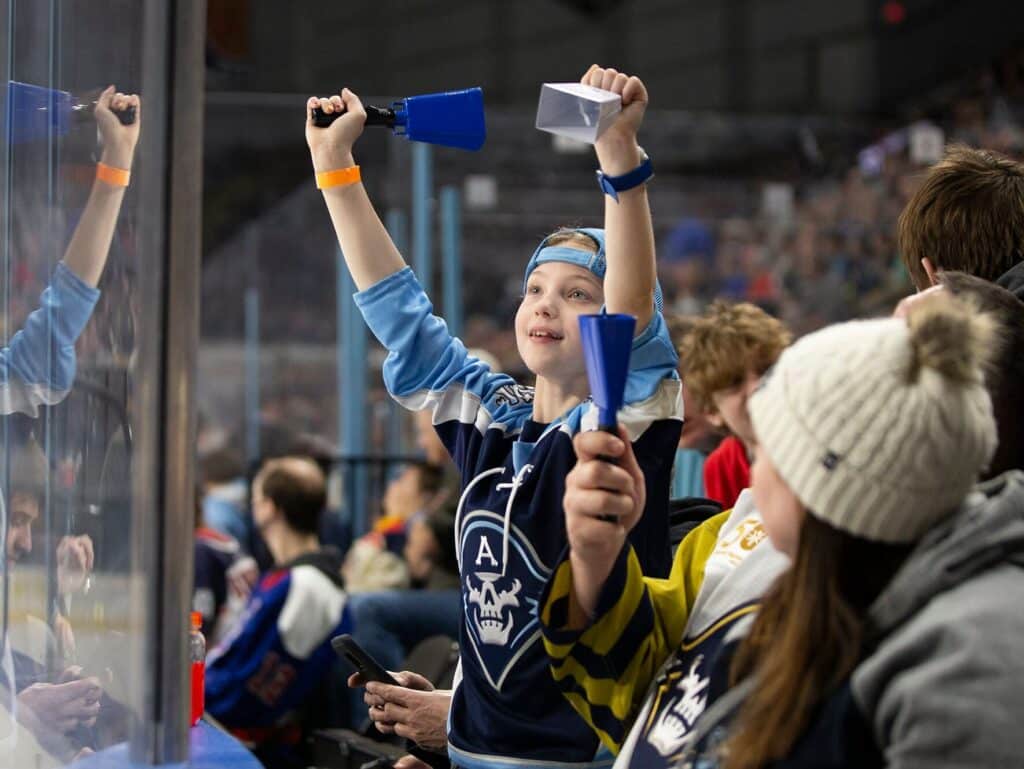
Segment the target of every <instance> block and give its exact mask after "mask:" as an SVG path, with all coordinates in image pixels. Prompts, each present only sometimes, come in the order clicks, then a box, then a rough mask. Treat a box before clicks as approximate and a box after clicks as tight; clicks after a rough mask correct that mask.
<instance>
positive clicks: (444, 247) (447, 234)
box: [441, 186, 463, 336]
mask: <svg viewBox="0 0 1024 769" xmlns="http://www.w3.org/2000/svg"><path fill="white" fill-rule="evenodd" d="M441 270H442V286H443V287H444V319H445V320H446V321H447V322H448V330H449V331H451V332H452V334H453V335H454V336H461V335H462V317H463V312H462V199H461V197H460V193H459V190H458V188H457V187H452V186H447V187H442V188H441Z"/></svg>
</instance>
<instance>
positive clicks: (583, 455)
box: [573, 430, 625, 462]
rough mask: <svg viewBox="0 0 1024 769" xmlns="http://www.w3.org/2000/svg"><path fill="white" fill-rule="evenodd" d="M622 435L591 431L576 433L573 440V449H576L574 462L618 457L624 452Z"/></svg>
mask: <svg viewBox="0 0 1024 769" xmlns="http://www.w3.org/2000/svg"><path fill="white" fill-rule="evenodd" d="M622 435H625V433H621V434H620V435H618V436H616V435H612V434H611V433H606V432H604V431H603V430H592V431H588V432H584V433H577V435H576V437H575V438H573V447H574V448H575V449H576V460H577V461H578V462H589V461H590V460H592V459H597V458H599V457H602V456H603V457H613V458H614V457H618V456H621V455H622V452H623V451H625V446H624V445H623V442H622V441H623V438H622Z"/></svg>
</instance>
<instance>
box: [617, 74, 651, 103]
mask: <svg viewBox="0 0 1024 769" xmlns="http://www.w3.org/2000/svg"><path fill="white" fill-rule="evenodd" d="M633 102H641V103H643V104H646V103H647V87H646V86H645V85H644V83H643V81H642V80H641V79H640V78H638V77H637V76H636V75H633V76H632V77H630V78H628V79H627V80H626V83H625V85H624V86H623V88H622V105H623V106H626V105H628V104H632V103H633Z"/></svg>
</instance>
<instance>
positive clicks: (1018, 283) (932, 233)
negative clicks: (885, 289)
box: [897, 145, 1024, 298]
mask: <svg viewBox="0 0 1024 769" xmlns="http://www.w3.org/2000/svg"><path fill="white" fill-rule="evenodd" d="M897 240H898V247H899V251H900V254H901V255H902V257H903V262H904V264H905V265H906V268H907V271H908V272H909V273H910V277H911V279H912V280H913V282H914V285H915V286H917V288H918V289H919V290H922V289H925V288H928V287H929V286H934V285H936V284H937V283H938V282H939V281H938V278H937V273H938V272H939V271H941V270H960V271H962V272H965V273H967V274H969V275H974V276H976V277H979V278H982V279H984V280H988V281H991V282H994V283H998V284H999V285H1001V286H1003V287H1004V288H1007V289H1009V290H1010V291H1012V292H1013V293H1015V294H1016V295H1017V296H1018V297H1020V298H1024V164H1021V163H1018V162H1017V161H1015V160H1012V159H1011V158H1008V157H1006V156H1004V155H1000V154H999V153H998V152H992V151H990V150H977V149H971V148H970V147H965V146H963V145H953V146H951V147H950V148H949V150H948V151H947V153H946V157H945V158H943V159H942V160H941V161H940V162H939V163H936V164H935V165H934V166H932V167H931V168H930V169H928V173H927V175H926V176H925V179H924V182H923V183H922V185H921V187H920V188H919V189H918V190H917V192H915V193H914V195H913V196H912V197H911V199H910V201H909V202H908V203H907V205H906V207H905V208H904V209H903V213H902V214H900V219H899V225H898V231H897Z"/></svg>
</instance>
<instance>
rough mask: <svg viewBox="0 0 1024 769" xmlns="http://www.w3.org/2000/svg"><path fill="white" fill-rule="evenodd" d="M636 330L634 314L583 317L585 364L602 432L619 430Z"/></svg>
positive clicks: (582, 332) (581, 327) (604, 314)
mask: <svg viewBox="0 0 1024 769" xmlns="http://www.w3.org/2000/svg"><path fill="white" fill-rule="evenodd" d="M635 330H636V318H634V317H633V316H632V315H625V314H621V313H599V314H596V315H581V316H580V337H581V339H582V342H583V361H584V364H585V365H586V367H587V381H588V382H589V383H590V394H591V396H592V397H593V399H594V405H595V406H597V422H598V427H599V428H600V429H601V430H606V431H608V432H612V433H614V432H615V431H616V430H615V424H616V422H617V417H616V415H617V414H618V412H619V409H620V408H622V399H623V396H624V395H625V391H626V375H627V374H628V373H629V354H630V352H631V351H632V349H633V333H634V331H635Z"/></svg>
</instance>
